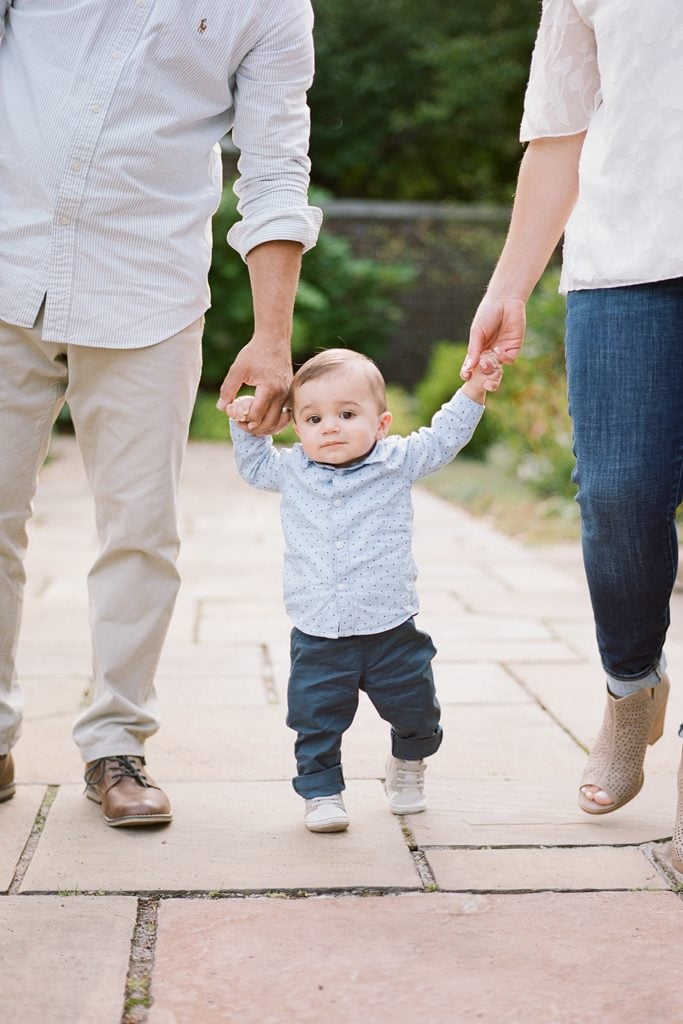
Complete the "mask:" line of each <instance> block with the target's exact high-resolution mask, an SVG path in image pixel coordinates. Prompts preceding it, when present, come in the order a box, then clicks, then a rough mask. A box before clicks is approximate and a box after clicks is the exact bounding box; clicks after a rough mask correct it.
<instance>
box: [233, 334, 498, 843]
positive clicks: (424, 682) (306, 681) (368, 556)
mask: <svg viewBox="0 0 683 1024" xmlns="http://www.w3.org/2000/svg"><path fill="white" fill-rule="evenodd" d="M483 358H484V363H485V365H487V366H488V370H489V373H488V374H487V373H486V372H484V369H482V368H481V367H480V366H477V367H476V368H475V370H474V371H473V373H472V376H471V377H470V379H469V380H468V381H467V382H466V383H464V384H463V385H462V386H461V388H460V389H459V391H458V392H457V393H456V394H455V395H454V397H453V398H451V399H450V401H449V402H447V403H446V404H445V405H444V406H443V407H442V408H441V409H440V411H439V412H437V413H436V415H435V416H434V418H433V420H432V423H431V426H430V427H422V428H421V429H420V430H418V431H416V432H415V433H412V434H410V435H409V436H408V437H399V436H396V435H392V436H391V437H387V433H388V431H389V427H390V425H391V418H392V417H391V413H390V412H389V411H388V410H387V407H386V397H385V389H384V380H383V379H382V375H381V373H380V372H379V370H378V368H377V367H376V366H375V364H374V363H373V362H372V361H371V360H370V359H368V358H366V357H365V356H363V355H360V354H359V353H357V352H352V351H349V350H347V349H328V350H327V351H324V352H321V353H320V354H319V355H316V356H314V358H312V359H309V360H308V362H306V363H304V365H303V366H302V367H301V368H300V369H299V371H298V372H297V373H296V375H295V377H294V380H293V382H292V387H291V391H290V395H289V411H290V414H291V417H292V422H293V425H294V429H295V431H296V433H297V436H298V437H299V439H300V441H301V443H300V444H295V445H294V446H293V447H292V448H283V449H277V448H275V446H274V445H273V442H272V438H270V437H256V436H253V435H252V434H250V433H249V429H248V422H249V410H250V407H251V402H252V399H251V398H249V397H245V398H238V399H236V401H234V402H233V403H231V404H230V405H229V406H228V407H227V409H226V412H227V414H228V415H229V416H230V417H231V424H230V428H231V434H232V439H233V445H234V454H235V459H236V462H237V468H238V470H239V472H240V475H241V476H242V477H243V478H244V479H245V480H246V481H247V483H249V484H251V485H252V486H253V487H259V488H261V489H263V490H267V491H279V492H280V493H281V495H282V502H281V518H282V528H283V531H284V537H285V558H284V599H285V606H286V608H287V612H288V614H289V616H290V618H291V620H292V622H293V626H294V628H293V629H292V634H291V671H290V677H289V684H288V689H287V705H288V714H287V724H288V725H289V726H290V727H291V728H292V729H294V730H295V731H296V734H297V737H296V743H295V748H294V750H295V756H296V766H297V775H296V777H295V778H294V779H293V785H294V789H295V790H296V792H297V793H299V794H300V796H302V797H304V799H305V801H306V809H305V824H306V827H307V828H308V829H310V830H311V831H312V832H339V831H342V830H344V829H346V828H347V827H348V825H349V816H348V813H347V811H346V809H345V807H344V801H343V798H342V791H343V789H344V788H345V787H344V775H343V771H342V764H341V742H342V736H343V734H344V732H345V731H346V730H347V729H348V727H349V726H350V725H351V722H352V721H353V718H354V715H355V713H356V709H357V707H358V699H359V690H361V689H363V690H365V692H366V693H367V695H368V697H369V698H370V700H371V701H372V703H373V705H374V706H375V708H376V709H377V711H378V713H379V715H380V716H381V717H382V718H383V719H384V720H385V721H387V722H388V723H389V724H390V725H391V752H390V753H389V756H388V759H387V763H386V782H385V788H386V792H387V796H388V800H389V807H390V809H391V811H392V812H393V813H394V814H415V813H417V812H418V811H422V810H424V808H425V806H426V800H425V795H424V768H425V765H424V758H426V757H428V756H429V755H431V754H433V753H435V752H436V750H438V748H439V745H440V743H441V739H442V730H441V726H440V725H439V719H440V707H439V703H438V701H437V698H436V693H435V689H434V679H433V675H432V667H431V662H432V658H433V657H434V655H435V653H436V650H435V647H434V645H433V643H432V641H431V638H430V637H429V636H428V635H427V634H426V633H424V632H422V631H420V630H418V629H417V628H416V626H415V622H414V617H415V615H416V613H417V610H418V601H417V593H416V590H415V579H416V575H417V572H416V568H415V564H414V562H413V556H412V551H411V524H412V502H411V487H412V484H413V482H414V481H415V480H418V479H419V478H420V477H423V476H426V475H427V474H429V473H434V472H435V471H436V470H437V469H440V468H441V467H442V466H445V465H446V463H448V462H450V461H451V459H453V458H454V457H455V456H456V455H457V453H458V452H459V451H460V449H461V448H463V447H464V445H466V444H467V442H468V441H469V440H470V438H471V436H472V434H473V432H474V429H475V427H476V426H477V424H478V422H479V420H480V418H481V415H482V413H483V411H484V400H485V396H486V392H487V391H495V390H497V388H498V386H499V384H500V380H501V377H502V369H501V367H500V365H499V364H498V363H497V360H495V357H493V356H490V355H489V354H487V355H486V356H485V357H483Z"/></svg>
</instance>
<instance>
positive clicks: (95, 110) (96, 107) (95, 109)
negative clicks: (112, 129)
mask: <svg viewBox="0 0 683 1024" xmlns="http://www.w3.org/2000/svg"><path fill="white" fill-rule="evenodd" d="M90 109H91V110H92V112H93V114H99V112H100V110H101V109H102V107H101V106H100V104H99V103H93V104H92V106H91V107H90Z"/></svg>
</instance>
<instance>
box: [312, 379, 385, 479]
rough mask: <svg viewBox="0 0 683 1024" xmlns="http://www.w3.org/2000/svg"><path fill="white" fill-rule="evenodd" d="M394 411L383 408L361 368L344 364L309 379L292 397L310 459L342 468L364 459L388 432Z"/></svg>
mask: <svg viewBox="0 0 683 1024" xmlns="http://www.w3.org/2000/svg"><path fill="white" fill-rule="evenodd" d="M390 423H391V413H390V412H386V411H385V410H381V409H380V408H379V406H378V402H377V398H376V396H375V395H374V394H373V391H372V388H371V386H370V383H369V381H368V380H367V378H366V377H365V375H364V374H363V372H362V371H359V370H358V369H351V368H349V367H341V368H340V369H339V370H334V371H333V372H332V373H327V374H324V375H323V376H322V377H315V378H314V379H313V380H309V381H306V383H305V384H302V385H301V386H300V387H299V388H297V391H296V395H295V397H294V429H295V430H296V432H297V434H298V435H299V438H300V439H301V444H302V445H303V449H304V451H305V452H306V455H308V457H309V459H313V460H314V462H328V463H330V464H331V465H333V466H343V465H345V463H347V462H353V460H354V459H360V458H361V457H362V456H363V455H366V454H367V452H369V451H370V449H371V448H372V446H373V445H374V443H375V441H378V440H379V439H380V438H382V437H384V436H385V435H386V432H387V430H388V429H389V425H390Z"/></svg>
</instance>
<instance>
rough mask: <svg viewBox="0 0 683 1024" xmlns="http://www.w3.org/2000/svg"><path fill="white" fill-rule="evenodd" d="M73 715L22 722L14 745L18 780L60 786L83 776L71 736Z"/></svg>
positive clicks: (81, 766)
mask: <svg viewBox="0 0 683 1024" xmlns="http://www.w3.org/2000/svg"><path fill="white" fill-rule="evenodd" d="M75 717H76V715H75V713H73V714H68V715H51V716H48V717H45V718H36V719H33V720H32V721H27V722H26V723H25V724H24V728H23V732H22V736H21V739H20V740H19V742H18V743H17V745H16V747H15V748H14V761H15V765H16V779H17V781H18V782H20V783H22V784H23V783H42V784H44V785H59V784H60V783H62V782H78V781H80V780H81V779H82V778H83V762H82V760H81V755H80V753H79V751H78V749H77V747H76V746H75V744H74V741H73V739H72V735H71V731H72V727H73V723H74V719H75Z"/></svg>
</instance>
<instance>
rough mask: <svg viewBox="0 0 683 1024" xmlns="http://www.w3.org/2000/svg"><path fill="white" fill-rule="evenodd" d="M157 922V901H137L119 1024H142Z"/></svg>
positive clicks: (146, 1011) (147, 1003)
mask: <svg viewBox="0 0 683 1024" xmlns="http://www.w3.org/2000/svg"><path fill="white" fill-rule="evenodd" d="M158 922H159V897H158V896H155V897H142V898H140V899H138V910H137V915H136V918H135V927H134V928H133V934H132V936H131V940H130V958H129V960H128V973H127V975H126V985H125V989H124V998H123V1012H122V1014H121V1024H145V1022H146V1020H147V1018H148V1016H149V1009H150V1007H151V1005H152V1003H153V1002H154V1000H153V997H152V971H153V970H154V956H155V953H156V943H157V929H158Z"/></svg>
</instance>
